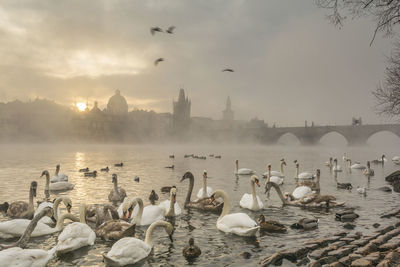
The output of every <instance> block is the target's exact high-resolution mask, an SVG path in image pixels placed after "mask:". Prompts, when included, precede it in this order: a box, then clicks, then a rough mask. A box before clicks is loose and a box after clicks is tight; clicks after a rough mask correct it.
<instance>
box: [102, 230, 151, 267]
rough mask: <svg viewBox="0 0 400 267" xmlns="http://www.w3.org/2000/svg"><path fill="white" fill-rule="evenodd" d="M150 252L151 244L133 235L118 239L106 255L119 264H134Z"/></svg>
mask: <svg viewBox="0 0 400 267" xmlns="http://www.w3.org/2000/svg"><path fill="white" fill-rule="evenodd" d="M150 252H151V246H149V245H147V244H146V243H145V242H143V241H142V240H140V239H137V238H134V237H124V238H121V239H120V240H118V241H117V242H116V243H115V244H114V245H113V246H112V248H111V250H110V251H109V252H108V253H107V257H108V258H110V259H111V260H113V261H115V262H118V263H119V264H120V265H122V266H123V265H128V264H134V263H136V262H138V261H140V260H142V259H144V258H146V257H147V256H148V255H149V254H150Z"/></svg>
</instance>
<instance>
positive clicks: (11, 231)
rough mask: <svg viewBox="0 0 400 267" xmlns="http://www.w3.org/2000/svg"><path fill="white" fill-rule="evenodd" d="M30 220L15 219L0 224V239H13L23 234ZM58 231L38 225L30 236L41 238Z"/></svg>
mask: <svg viewBox="0 0 400 267" xmlns="http://www.w3.org/2000/svg"><path fill="white" fill-rule="evenodd" d="M30 222H31V221H30V220H26V219H15V220H10V221H6V222H1V223H0V238H4V239H7V238H13V237H20V236H21V235H22V234H23V233H24V232H25V229H26V228H27V227H28V225H29V223H30ZM57 231H58V230H57V229H56V228H52V227H50V226H48V225H47V224H44V223H40V222H38V224H37V225H36V227H35V229H34V230H33V232H32V234H31V236H32V237H35V236H42V235H47V234H51V233H55V232H57Z"/></svg>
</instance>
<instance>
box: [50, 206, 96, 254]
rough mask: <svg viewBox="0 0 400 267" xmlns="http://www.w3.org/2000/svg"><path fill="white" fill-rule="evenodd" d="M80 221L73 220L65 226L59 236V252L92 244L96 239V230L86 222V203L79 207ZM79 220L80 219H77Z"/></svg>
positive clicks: (63, 252)
mask: <svg viewBox="0 0 400 267" xmlns="http://www.w3.org/2000/svg"><path fill="white" fill-rule="evenodd" d="M79 218H80V222H76V221H75V222H73V223H70V224H68V225H67V226H65V228H64V230H63V231H62V232H61V234H60V235H59V236H58V242H57V248H56V253H57V254H65V253H68V252H71V251H74V250H77V249H80V248H82V247H86V246H92V245H93V244H94V241H95V239H96V234H95V232H94V231H93V230H92V229H91V228H90V227H89V226H88V225H87V224H86V205H85V204H81V205H80V207H79ZM76 220H78V219H76Z"/></svg>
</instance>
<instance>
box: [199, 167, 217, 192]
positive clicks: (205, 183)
mask: <svg viewBox="0 0 400 267" xmlns="http://www.w3.org/2000/svg"><path fill="white" fill-rule="evenodd" d="M207 178H208V177H207V171H206V170H204V171H203V187H202V188H200V189H199V192H197V197H198V198H209V197H210V196H211V193H212V192H213V189H212V188H211V187H209V186H207Z"/></svg>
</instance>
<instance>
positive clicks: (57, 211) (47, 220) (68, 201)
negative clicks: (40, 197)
mask: <svg viewBox="0 0 400 267" xmlns="http://www.w3.org/2000/svg"><path fill="white" fill-rule="evenodd" d="M61 201H62V202H63V203H64V205H65V207H66V208H67V211H68V213H70V212H71V208H72V201H71V199H70V198H69V197H67V196H60V197H58V198H57V199H56V200H55V201H54V203H52V202H42V203H40V205H39V206H38V208H37V209H36V211H35V215H34V216H36V215H37V214H38V213H39V212H41V211H42V210H43V209H44V208H45V207H50V208H52V209H53V212H54V215H53V217H54V219H55V220H56V221H57V220H58V217H60V216H61V213H60V209H59V208H58V206H59V205H60V202H61ZM39 222H41V223H45V224H47V225H53V224H54V223H55V222H54V221H53V220H52V219H51V218H50V217H48V216H45V217H43V218H42V219H40V221H39Z"/></svg>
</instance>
